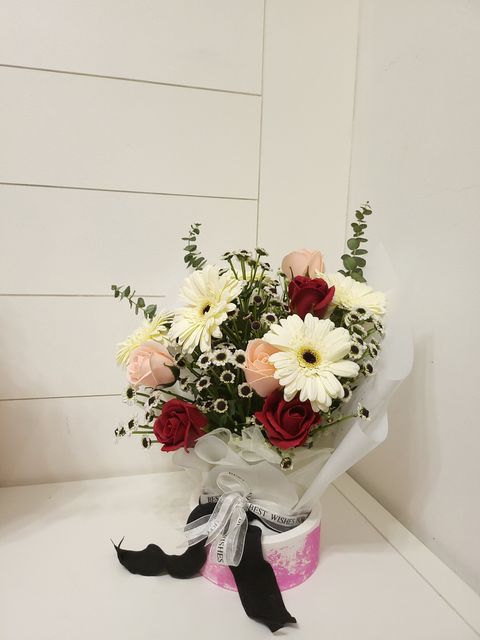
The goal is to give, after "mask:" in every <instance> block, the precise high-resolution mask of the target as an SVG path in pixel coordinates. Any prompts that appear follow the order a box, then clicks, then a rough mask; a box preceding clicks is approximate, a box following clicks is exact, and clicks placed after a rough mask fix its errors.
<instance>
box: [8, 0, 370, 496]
mask: <svg viewBox="0 0 480 640" xmlns="http://www.w3.org/2000/svg"><path fill="white" fill-rule="evenodd" d="M337 7H338V8H337V9H334V5H332V3H330V2H328V1H327V0H321V1H320V2H313V1H312V0H302V2H301V3H298V2H295V1H294V0H278V1H277V0H275V1H267V2H266V7H264V3H263V2H262V0H244V1H242V2H235V1H234V0H205V1H204V2H202V3H198V2H194V1H193V0H183V1H182V2H175V3H173V2H167V1H166V0H162V1H160V0H159V1H158V2H150V1H148V0H138V1H137V0H136V1H135V2H133V0H132V1H130V2H127V1H125V2H123V1H122V2H113V0H98V1H97V2H93V1H87V2H78V1H74V0H67V1H65V0H62V1H60V0H45V2H42V3H37V2H36V1H35V0H23V1H20V2H19V1H15V2H14V1H13V0H6V1H5V2H3V3H1V7H0V12H1V14H0V90H1V95H2V99H1V100H0V135H1V141H2V143H1V151H0V225H1V226H0V233H1V237H2V240H3V242H2V251H1V252H0V352H1V358H0V373H1V379H2V383H1V384H0V420H1V423H0V483H2V484H23V483H30V482H43V481H52V480H67V479H74V478H79V477H99V476H105V475H115V474H125V473H134V472H142V471H145V472H148V471H151V470H152V469H155V468H168V465H169V459H168V456H161V455H160V454H159V452H158V450H155V449H153V450H152V451H151V452H148V453H147V454H145V455H144V454H143V452H142V451H139V450H138V447H135V446H134V445H132V444H131V442H122V443H120V444H119V445H118V446H114V445H113V438H112V433H113V428H114V427H115V426H116V423H117V421H118V420H119V419H120V418H121V417H122V416H124V415H126V414H128V409H127V408H126V407H124V406H123V405H122V404H121V403H120V399H119V397H118V396H117V395H115V394H118V393H119V391H120V390H121V388H122V382H123V377H122V374H121V372H120V371H118V370H117V369H116V367H115V364H114V362H113V354H114V351H115V344H116V342H117V341H118V340H120V339H121V338H123V336H124V335H125V334H126V333H128V332H129V331H130V330H131V329H132V328H133V327H134V326H136V324H137V322H138V319H136V318H135V316H133V315H132V314H131V313H130V312H129V310H128V308H127V307H126V306H125V307H124V308H122V307H120V306H119V303H117V302H116V301H114V300H113V299H111V298H110V296H109V287H110V284H111V283H112V282H117V283H121V284H126V283H129V284H132V285H134V286H135V287H136V288H137V290H138V291H139V292H141V293H142V294H145V295H147V296H148V295H150V296H155V298H154V299H155V302H157V303H158V304H160V306H161V305H162V304H163V302H165V301H166V298H165V296H166V297H168V299H169V300H171V299H172V292H173V291H175V290H176V288H177V287H178V284H179V281H180V279H181V278H182V277H183V275H184V271H183V263H182V256H181V254H180V249H181V246H182V243H181V241H180V240H179V237H180V236H181V235H184V232H185V230H186V229H187V228H188V226H189V225H190V224H191V223H192V222H194V221H197V220H198V221H201V222H202V223H203V233H202V238H203V245H204V247H205V253H206V255H207V256H208V257H209V258H211V259H214V258H215V256H216V255H218V253H220V252H223V251H224V249H225V247H227V246H233V247H243V246H245V247H248V246H250V247H251V246H253V245H254V244H255V240H256V235H257V234H258V233H259V234H260V242H261V243H262V244H264V245H266V246H267V247H268V248H270V249H272V254H273V256H272V257H273V259H272V262H277V261H278V259H279V258H280V257H281V255H282V254H283V253H284V252H285V251H287V250H291V249H294V248H296V247H297V245H299V246H300V245H304V244H311V245H312V246H319V247H320V248H323V249H324V250H325V251H326V252H327V253H329V254H333V253H336V254H339V253H340V252H341V248H342V243H343V231H344V225H345V215H346V210H345V194H346V192H347V185H348V170H349V145H348V140H349V135H350V126H351V110H352V95H353V87H354V68H355V47H356V15H357V0H341V1H340V2H339V3H338V5H337ZM265 8H266V15H267V20H266V23H265V30H264V9H265ZM264 49H265V64H264V60H263V57H264V56H263V50H264ZM262 71H263V73H262ZM262 111H263V118H262ZM262 123H263V124H262ZM262 129H263V131H262ZM259 189H260V194H261V195H260V200H259V198H258V193H259ZM317 213H318V214H319V216H320V217H319V219H318V220H317V219H316V217H314V219H315V222H314V225H313V228H312V224H311V221H312V216H313V214H315V216H316V214H317ZM259 223H260V224H259ZM152 229H154V230H155V232H152ZM312 231H313V232H314V233H312Z"/></svg>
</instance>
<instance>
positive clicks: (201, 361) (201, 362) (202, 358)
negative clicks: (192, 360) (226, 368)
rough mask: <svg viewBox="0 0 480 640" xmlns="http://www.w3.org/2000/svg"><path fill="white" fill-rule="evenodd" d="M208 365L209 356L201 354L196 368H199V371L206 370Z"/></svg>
mask: <svg viewBox="0 0 480 640" xmlns="http://www.w3.org/2000/svg"><path fill="white" fill-rule="evenodd" d="M210 364H211V362H210V354H208V353H202V355H201V356H200V357H199V358H198V360H197V366H198V367H200V369H208V367H209V366H210Z"/></svg>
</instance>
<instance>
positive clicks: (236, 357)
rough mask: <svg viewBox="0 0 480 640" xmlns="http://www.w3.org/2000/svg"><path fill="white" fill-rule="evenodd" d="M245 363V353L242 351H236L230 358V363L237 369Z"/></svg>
mask: <svg viewBox="0 0 480 640" xmlns="http://www.w3.org/2000/svg"><path fill="white" fill-rule="evenodd" d="M246 361H247V355H246V353H245V351H243V349H237V350H236V351H235V353H233V354H232V356H231V358H230V362H231V363H232V364H234V365H236V366H237V367H243V365H244V364H245V362H246Z"/></svg>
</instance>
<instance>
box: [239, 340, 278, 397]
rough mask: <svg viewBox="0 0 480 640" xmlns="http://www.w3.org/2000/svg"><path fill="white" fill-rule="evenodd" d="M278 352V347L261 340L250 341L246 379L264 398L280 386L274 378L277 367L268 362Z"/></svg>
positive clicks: (247, 350)
mask: <svg viewBox="0 0 480 640" xmlns="http://www.w3.org/2000/svg"><path fill="white" fill-rule="evenodd" d="M277 352H278V349H277V348H276V347H274V346H273V345H271V344H268V342H264V341H263V340H260V339H256V340H250V342H249V343H248V345H247V348H246V350H245V355H246V360H245V366H244V369H243V371H244V373H245V379H246V381H247V382H248V384H249V385H250V386H251V388H252V389H253V390H254V391H255V392H256V393H257V394H258V395H259V396H261V397H262V398H265V396H268V395H269V394H270V393H271V392H272V391H274V390H275V389H278V387H279V386H280V383H279V382H278V380H276V379H275V378H274V377H273V374H274V373H275V367H274V366H273V364H271V363H270V362H269V361H268V359H269V357H270V356H271V355H272V354H273V353H277Z"/></svg>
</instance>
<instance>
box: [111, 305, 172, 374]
mask: <svg viewBox="0 0 480 640" xmlns="http://www.w3.org/2000/svg"><path fill="white" fill-rule="evenodd" d="M172 318H173V313H166V312H165V311H161V312H160V313H159V314H158V315H156V316H155V317H154V318H153V320H151V321H150V322H149V321H145V322H144V323H143V325H142V326H141V327H139V328H138V329H137V330H136V331H134V332H133V333H132V335H130V336H128V338H127V339H126V340H125V341H124V342H121V343H120V344H119V345H118V351H117V362H118V364H122V365H126V364H127V362H128V360H129V358H130V354H131V353H132V351H134V350H135V349H136V348H137V347H139V346H140V345H142V344H144V343H145V342H148V341H149V340H155V341H156V342H159V343H160V344H164V345H167V344H168V340H167V334H168V326H167V324H168V323H169V322H170V321H171V320H172Z"/></svg>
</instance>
